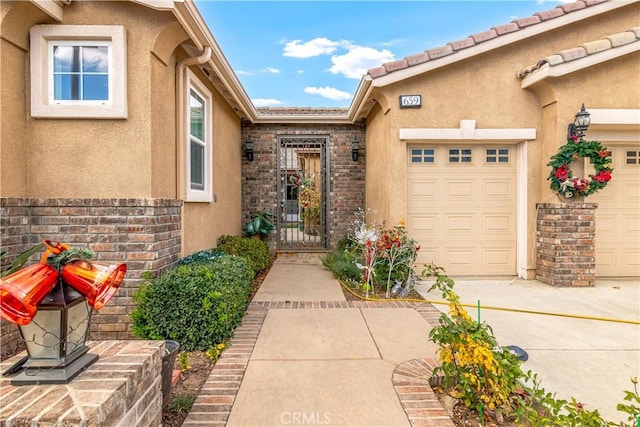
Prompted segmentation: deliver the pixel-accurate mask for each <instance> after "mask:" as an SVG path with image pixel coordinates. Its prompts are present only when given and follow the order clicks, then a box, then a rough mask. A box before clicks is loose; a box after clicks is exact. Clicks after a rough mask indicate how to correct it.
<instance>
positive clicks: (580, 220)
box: [536, 203, 598, 286]
mask: <svg viewBox="0 0 640 427" xmlns="http://www.w3.org/2000/svg"><path fill="white" fill-rule="evenodd" d="M597 207H598V205H597V204H596V203H575V204H569V203H561V204H553V203H540V204H538V217H537V221H536V227H537V233H536V243H537V261H536V279H537V280H539V281H541V282H543V283H547V284H549V285H553V286H594V284H595V262H596V257H595V232H596V222H595V212H596V208H597Z"/></svg>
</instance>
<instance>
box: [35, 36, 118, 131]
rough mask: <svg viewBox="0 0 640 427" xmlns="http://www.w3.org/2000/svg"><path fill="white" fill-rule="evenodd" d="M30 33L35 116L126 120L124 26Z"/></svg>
mask: <svg viewBox="0 0 640 427" xmlns="http://www.w3.org/2000/svg"><path fill="white" fill-rule="evenodd" d="M30 35H31V116H32V117H42V118H88V119H111V118H127V67H126V56H127V55H126V50H127V48H126V32H125V29H124V27H122V26H120V25H36V26H34V27H32V28H31V32H30Z"/></svg>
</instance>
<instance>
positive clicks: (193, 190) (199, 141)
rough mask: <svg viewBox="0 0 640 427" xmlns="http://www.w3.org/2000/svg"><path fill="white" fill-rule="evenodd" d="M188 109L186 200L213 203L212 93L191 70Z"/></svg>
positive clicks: (186, 121)
mask: <svg viewBox="0 0 640 427" xmlns="http://www.w3.org/2000/svg"><path fill="white" fill-rule="evenodd" d="M186 76H187V84H186V91H185V94H186V108H185V115H186V117H185V138H184V140H185V149H184V152H185V175H186V176H185V182H186V187H187V188H186V198H185V199H186V201H188V202H211V201H212V200H213V191H212V186H213V174H212V170H213V167H212V164H213V149H212V144H211V135H212V128H211V123H212V120H211V104H212V98H211V91H209V89H208V88H207V87H206V86H205V85H204V84H203V83H202V82H201V81H200V80H199V79H198V78H197V77H196V76H195V74H193V72H192V71H191V70H189V69H187V74H186Z"/></svg>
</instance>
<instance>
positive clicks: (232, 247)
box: [216, 235, 269, 273]
mask: <svg viewBox="0 0 640 427" xmlns="http://www.w3.org/2000/svg"><path fill="white" fill-rule="evenodd" d="M216 249H217V250H218V251H220V252H223V253H225V254H227V255H237V256H239V257H242V258H244V259H245V260H246V261H247V263H248V264H249V267H250V268H251V269H252V270H253V271H254V273H257V272H259V271H262V270H264V269H265V268H267V267H268V266H269V246H268V245H267V244H266V243H265V242H263V241H262V240H260V239H253V238H250V237H239V236H228V235H225V236H220V238H219V239H218V247H217V248H216Z"/></svg>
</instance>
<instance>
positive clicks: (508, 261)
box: [482, 247, 515, 268]
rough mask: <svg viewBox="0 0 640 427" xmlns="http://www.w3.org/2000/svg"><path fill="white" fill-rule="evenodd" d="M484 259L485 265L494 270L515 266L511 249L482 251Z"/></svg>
mask: <svg viewBox="0 0 640 427" xmlns="http://www.w3.org/2000/svg"><path fill="white" fill-rule="evenodd" d="M482 259H483V262H484V264H485V265H488V266H492V268H500V267H502V268H509V267H514V265H515V257H514V256H513V248H510V247H501V248H500V247H498V248H486V249H484V250H483V251H482Z"/></svg>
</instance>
